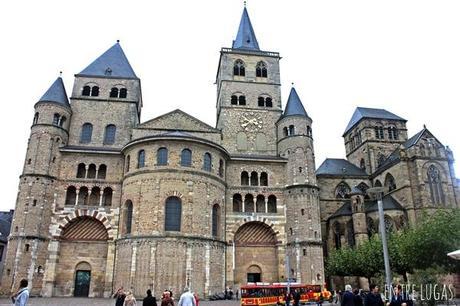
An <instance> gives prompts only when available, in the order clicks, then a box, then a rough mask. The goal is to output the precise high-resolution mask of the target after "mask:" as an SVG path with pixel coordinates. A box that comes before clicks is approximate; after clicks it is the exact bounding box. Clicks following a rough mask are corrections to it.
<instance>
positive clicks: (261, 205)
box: [256, 194, 265, 213]
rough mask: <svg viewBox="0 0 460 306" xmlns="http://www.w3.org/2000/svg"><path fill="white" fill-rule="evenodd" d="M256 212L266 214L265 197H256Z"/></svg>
mask: <svg viewBox="0 0 460 306" xmlns="http://www.w3.org/2000/svg"><path fill="white" fill-rule="evenodd" d="M256 212H258V213H264V212H265V197H264V196H263V195H261V194H259V195H258V196H257V197H256Z"/></svg>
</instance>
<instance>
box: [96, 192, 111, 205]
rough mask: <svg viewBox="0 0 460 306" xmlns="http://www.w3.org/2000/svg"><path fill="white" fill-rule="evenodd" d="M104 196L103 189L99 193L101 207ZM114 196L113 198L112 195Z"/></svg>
mask: <svg viewBox="0 0 460 306" xmlns="http://www.w3.org/2000/svg"><path fill="white" fill-rule="evenodd" d="M103 195H104V192H103V191H102V189H101V190H100V191H99V206H102V197H103ZM112 196H113V193H112Z"/></svg>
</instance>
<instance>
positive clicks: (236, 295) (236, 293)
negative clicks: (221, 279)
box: [235, 289, 240, 299]
mask: <svg viewBox="0 0 460 306" xmlns="http://www.w3.org/2000/svg"><path fill="white" fill-rule="evenodd" d="M239 295H240V291H239V290H238V289H236V292H235V297H236V299H238V297H239Z"/></svg>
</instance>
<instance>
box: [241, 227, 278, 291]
mask: <svg viewBox="0 0 460 306" xmlns="http://www.w3.org/2000/svg"><path fill="white" fill-rule="evenodd" d="M234 243H235V271H234V280H235V284H238V285H243V284H246V283H247V282H248V281H262V282H277V281H278V280H279V277H278V251H277V239H276V233H275V232H274V231H273V229H272V228H271V227H270V226H268V225H267V224H265V223H263V222H260V221H252V222H248V223H245V224H243V225H242V226H240V227H239V228H238V230H237V231H236V233H235V238H234Z"/></svg>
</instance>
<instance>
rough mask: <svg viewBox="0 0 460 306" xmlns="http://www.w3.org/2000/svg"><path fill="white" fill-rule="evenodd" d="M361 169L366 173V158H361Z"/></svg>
mask: <svg viewBox="0 0 460 306" xmlns="http://www.w3.org/2000/svg"><path fill="white" fill-rule="evenodd" d="M359 167H360V168H361V169H363V170H364V171H366V162H365V161H364V158H361V161H360V162H359Z"/></svg>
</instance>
